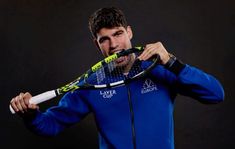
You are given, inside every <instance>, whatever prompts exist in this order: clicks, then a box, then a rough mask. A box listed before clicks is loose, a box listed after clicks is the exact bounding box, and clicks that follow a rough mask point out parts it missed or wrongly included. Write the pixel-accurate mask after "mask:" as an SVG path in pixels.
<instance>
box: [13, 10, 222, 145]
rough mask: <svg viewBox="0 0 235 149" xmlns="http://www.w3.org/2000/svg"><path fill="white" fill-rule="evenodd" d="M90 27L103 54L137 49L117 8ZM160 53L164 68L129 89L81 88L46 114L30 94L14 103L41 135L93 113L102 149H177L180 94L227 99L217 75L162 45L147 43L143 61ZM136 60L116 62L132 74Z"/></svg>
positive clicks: (94, 17)
mask: <svg viewBox="0 0 235 149" xmlns="http://www.w3.org/2000/svg"><path fill="white" fill-rule="evenodd" d="M89 28H90V31H91V33H92V35H93V37H94V42H95V44H96V45H97V47H98V48H99V49H100V51H101V52H102V54H103V55H104V56H109V55H111V54H113V53H116V52H119V51H120V50H122V49H129V48H131V47H132V45H131V39H132V36H133V34H132V30H131V27H130V26H128V25H127V22H126V20H125V16H124V14H123V13H122V12H121V10H119V9H117V8H114V7H111V8H102V9H99V10H97V11H96V12H95V13H94V14H93V15H92V16H91V17H90V20H89ZM155 54H158V55H159V56H160V59H161V60H160V65H158V66H156V67H155V68H154V69H153V70H152V71H151V73H150V74H149V75H148V76H146V77H145V78H142V79H139V80H136V81H134V82H131V83H130V84H128V85H126V86H120V87H116V88H113V89H102V90H76V91H74V92H70V93H67V94H66V95H65V96H64V97H63V98H62V99H61V100H60V103H59V104H58V105H57V106H55V107H51V108H49V109H48V110H47V111H46V112H40V111H39V107H38V105H34V104H29V99H30V98H31V97H32V96H31V95H30V93H20V94H19V95H18V96H16V97H15V98H13V99H12V100H11V106H12V107H13V109H14V110H15V111H16V112H17V113H19V115H20V116H22V117H23V119H24V121H25V123H26V125H27V126H28V128H29V129H30V130H32V131H33V132H35V133H37V134H39V135H56V134H58V133H59V132H61V131H62V130H64V128H66V127H69V126H71V125H73V124H75V123H77V122H79V121H80V120H81V119H83V118H84V117H85V116H86V115H87V114H88V113H90V112H93V113H94V116H95V120H96V124H97V128H98V131H99V146H100V148H101V149H114V148H115V149H132V148H134V149H136V148H138V149H173V148H174V134H173V132H174V127H173V123H174V122H173V108H174V99H175V97H176V95H177V94H182V95H185V96H190V97H192V98H194V99H197V100H199V101H201V102H204V103H218V102H221V101H223V99H224V91H223V88H222V86H221V85H220V83H219V82H218V81H217V80H216V79H215V78H214V77H213V76H211V75H209V74H207V73H205V72H203V71H201V70H199V69H197V68H195V67H192V66H190V65H187V64H184V63H182V62H181V61H179V60H178V59H177V58H176V57H175V56H173V55H172V54H170V53H168V51H167V50H166V49H165V48H164V46H163V45H162V43H161V42H156V43H151V44H147V45H145V50H144V52H143V53H142V54H141V55H140V56H139V57H138V58H139V59H140V60H142V61H145V60H148V59H149V58H150V57H152V56H153V55H155ZM132 62H133V57H132V56H131V57H122V58H120V59H118V62H117V63H118V64H119V65H120V66H125V68H126V69H125V73H128V72H129V71H130V67H131V65H132ZM107 95H109V96H107ZM32 111H34V112H32Z"/></svg>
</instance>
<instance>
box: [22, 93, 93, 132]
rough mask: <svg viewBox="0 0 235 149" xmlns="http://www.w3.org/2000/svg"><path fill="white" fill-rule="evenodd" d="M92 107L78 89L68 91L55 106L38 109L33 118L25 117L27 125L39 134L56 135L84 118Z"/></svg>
mask: <svg viewBox="0 0 235 149" xmlns="http://www.w3.org/2000/svg"><path fill="white" fill-rule="evenodd" d="M89 112H90V109H89V107H88V105H87V104H86V103H85V102H84V99H82V97H81V96H79V94H78V92H77V91H74V92H70V93H67V94H65V95H64V96H63V98H62V99H61V100H60V102H59V104H58V105H57V106H55V107H51V108H49V109H48V110H47V111H46V112H43V113H42V112H40V111H37V112H36V113H34V116H33V118H32V117H31V118H29V117H28V118H24V121H25V124H26V126H27V127H28V128H29V129H30V130H31V131H33V132H34V133H36V134H38V135H43V136H55V135H56V134H58V133H59V132H61V131H62V130H63V129H64V128H66V127H69V126H71V125H72V124H75V123H77V122H79V121H80V120H81V119H83V118H84V117H85V116H86V115H87V114H88V113H89Z"/></svg>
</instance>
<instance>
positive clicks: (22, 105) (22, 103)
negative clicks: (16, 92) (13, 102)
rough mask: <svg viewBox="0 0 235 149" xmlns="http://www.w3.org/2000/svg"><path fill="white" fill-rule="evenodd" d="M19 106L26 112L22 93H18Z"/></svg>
mask: <svg viewBox="0 0 235 149" xmlns="http://www.w3.org/2000/svg"><path fill="white" fill-rule="evenodd" d="M20 99H21V100H20V101H19V102H20V105H21V107H22V108H23V110H24V111H27V105H26V104H25V99H24V93H20Z"/></svg>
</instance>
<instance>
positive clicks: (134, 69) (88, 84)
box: [10, 47, 160, 114]
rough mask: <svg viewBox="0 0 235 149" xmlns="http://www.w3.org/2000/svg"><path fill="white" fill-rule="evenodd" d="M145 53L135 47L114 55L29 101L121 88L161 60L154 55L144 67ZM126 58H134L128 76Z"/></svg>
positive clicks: (37, 102)
mask: <svg viewBox="0 0 235 149" xmlns="http://www.w3.org/2000/svg"><path fill="white" fill-rule="evenodd" d="M143 51H144V47H134V48H131V49H127V50H122V51H121V52H119V53H115V54H112V55H110V56H108V57H106V58H105V59H103V60H101V61H99V62H98V63H96V64H95V65H93V66H92V67H91V68H90V69H89V70H87V71H86V72H85V73H84V74H82V75H81V76H80V77H78V78H77V79H75V80H74V81H72V82H70V83H68V84H66V85H65V86H62V87H60V88H57V89H54V90H50V91H46V92H44V93H41V94H39V95H36V96H33V97H32V98H31V99H30V100H29V103H31V104H39V103H42V102H45V101H47V100H50V99H53V98H55V97H57V96H59V95H62V94H65V93H67V92H70V91H74V90H77V89H102V88H112V87H116V86H121V85H125V84H127V83H129V82H131V81H132V80H135V79H138V78H140V77H143V76H144V75H146V74H147V73H148V72H149V71H150V70H151V69H152V68H154V67H155V66H156V64H157V63H158V61H159V58H160V57H159V55H154V56H153V57H152V58H151V59H150V60H149V63H148V65H147V66H144V67H143V66H142V61H140V60H139V59H137V57H138V55H140V54H141V53H142V52H143ZM124 57H126V58H131V57H132V61H133V64H132V65H131V68H130V70H129V73H128V74H125V72H124V70H125V69H124V68H126V67H125V66H123V65H124V64H123V65H121V64H120V63H122V62H120V61H122V60H123V58H124ZM10 111H11V113H12V114H14V113H15V111H14V110H13V108H12V107H11V105H10Z"/></svg>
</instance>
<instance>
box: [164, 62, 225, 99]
mask: <svg viewBox="0 0 235 149" xmlns="http://www.w3.org/2000/svg"><path fill="white" fill-rule="evenodd" d="M169 70H170V71H171V72H172V73H173V74H174V75H175V81H174V85H173V86H174V89H175V90H176V92H177V93H179V94H181V95H185V96H189V97H192V98H195V99H197V100H199V101H200V102H202V103H218V102H221V101H223V100H224V90H223V87H222V85H221V84H220V82H219V81H218V80H217V79H216V78H215V77H214V76H212V75H210V74H208V73H205V72H203V71H202V70H200V69H198V68H196V67H193V66H190V65H186V64H183V63H182V62H180V61H177V62H175V64H174V65H173V68H169Z"/></svg>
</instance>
